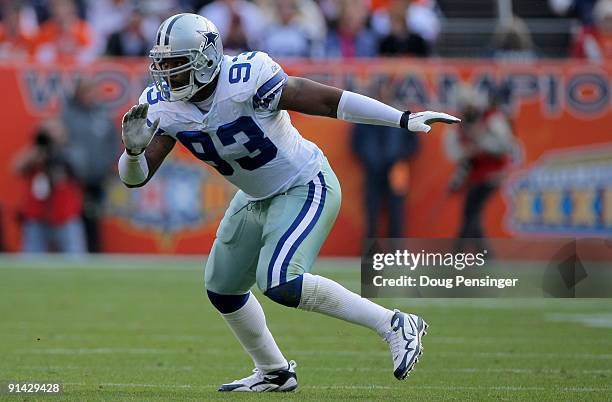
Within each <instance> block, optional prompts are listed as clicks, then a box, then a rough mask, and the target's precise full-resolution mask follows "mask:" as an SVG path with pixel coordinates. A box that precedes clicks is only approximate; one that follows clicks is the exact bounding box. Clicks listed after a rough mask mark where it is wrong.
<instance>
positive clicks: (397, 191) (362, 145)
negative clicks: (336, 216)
mask: <svg viewBox="0 0 612 402" xmlns="http://www.w3.org/2000/svg"><path fill="white" fill-rule="evenodd" d="M391 91H392V86H391V84H387V85H386V86H383V87H382V89H381V92H380V93H379V96H378V98H379V99H381V100H383V101H385V102H388V103H393V101H392V98H391ZM352 149H353V152H354V153H355V155H356V156H357V157H358V158H359V160H360V161H361V163H362V164H363V167H364V170H365V175H364V179H365V183H364V190H365V191H364V196H365V199H364V204H365V211H366V219H365V221H366V233H365V234H366V237H368V238H372V237H377V236H383V237H390V238H400V237H403V236H404V204H405V200H406V196H407V194H408V187H409V184H410V183H409V182H410V166H409V162H408V160H409V158H410V157H412V156H413V155H414V154H415V153H416V151H417V149H418V137H417V136H416V134H414V133H407V132H406V130H402V129H399V128H393V127H385V126H371V125H365V124H356V125H355V126H354V128H353V137H352ZM385 203H386V207H387V208H386V211H387V212H388V227H387V230H388V231H387V232H386V233H378V231H377V229H378V228H379V227H380V222H381V219H380V218H381V215H382V213H383V211H384V206H385V205H384V204H385Z"/></svg>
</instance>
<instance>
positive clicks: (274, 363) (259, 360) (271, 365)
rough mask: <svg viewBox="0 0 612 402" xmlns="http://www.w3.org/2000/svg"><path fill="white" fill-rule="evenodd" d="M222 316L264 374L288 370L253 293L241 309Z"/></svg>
mask: <svg viewBox="0 0 612 402" xmlns="http://www.w3.org/2000/svg"><path fill="white" fill-rule="evenodd" d="M221 316H222V317H223V318H224V319H225V322H227V325H229V327H230V328H231V330H232V332H233V333H234V335H235V336H236V338H238V341H240V344H241V345H242V347H243V348H244V350H245V351H246V352H247V353H248V354H249V355H250V356H251V358H252V359H253V362H254V363H255V367H257V368H258V369H260V370H262V371H264V372H266V371H273V370H278V369H281V368H287V364H288V363H287V360H286V359H285V357H284V356H283V354H282V353H281V351H280V349H279V348H278V346H277V345H276V342H275V341H274V338H273V337H272V334H271V333H270V330H269V329H268V327H267V326H266V316H265V315H264V312H263V309H262V308H261V305H260V304H259V302H258V301H257V299H256V298H255V295H254V294H253V293H250V294H249V299H248V300H247V302H246V303H245V305H244V306H242V307H240V309H238V310H236V311H234V312H233V313H229V314H221Z"/></svg>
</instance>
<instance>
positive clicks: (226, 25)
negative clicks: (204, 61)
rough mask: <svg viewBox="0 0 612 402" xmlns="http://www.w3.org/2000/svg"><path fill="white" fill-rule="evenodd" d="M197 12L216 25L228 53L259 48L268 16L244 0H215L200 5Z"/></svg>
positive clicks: (266, 26)
mask: <svg viewBox="0 0 612 402" xmlns="http://www.w3.org/2000/svg"><path fill="white" fill-rule="evenodd" d="M198 14H200V15H203V16H204V17H206V18H208V19H209V20H211V21H212V22H213V24H215V25H216V26H217V28H218V29H219V32H220V33H221V37H222V38H223V48H224V49H227V51H228V52H229V53H230V54H232V53H239V52H241V51H244V50H253V49H259V48H261V40H262V38H263V37H264V34H265V33H266V32H265V30H266V29H267V28H268V24H269V18H268V16H267V15H265V14H264V13H263V12H262V11H261V9H260V8H259V7H258V6H257V5H255V4H253V3H251V2H248V1H246V0H215V1H213V2H212V3H210V4H209V5H207V6H204V7H202V9H201V10H200V11H199V13H198Z"/></svg>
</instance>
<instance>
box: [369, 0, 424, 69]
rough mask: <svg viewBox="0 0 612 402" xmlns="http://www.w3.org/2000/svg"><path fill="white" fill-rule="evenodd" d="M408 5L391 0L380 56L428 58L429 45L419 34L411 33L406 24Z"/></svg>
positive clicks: (400, 1)
mask: <svg viewBox="0 0 612 402" xmlns="http://www.w3.org/2000/svg"><path fill="white" fill-rule="evenodd" d="M409 3H410V2H409V1H408V0H391V2H390V5H389V9H388V11H389V23H390V30H389V34H388V35H386V36H385V37H383V38H382V40H381V41H380V44H379V52H380V54H381V55H383V56H400V55H412V56H419V57H427V56H429V54H430V49H429V44H428V43H427V42H426V41H425V39H423V37H421V36H420V35H419V34H416V33H414V32H411V31H410V30H409V28H408V25H407V24H406V15H408V14H409V11H408V4H409Z"/></svg>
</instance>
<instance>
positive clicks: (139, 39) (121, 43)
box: [105, 11, 152, 56]
mask: <svg viewBox="0 0 612 402" xmlns="http://www.w3.org/2000/svg"><path fill="white" fill-rule="evenodd" d="M151 46H152V45H151V41H150V39H149V38H148V37H147V35H146V33H145V29H144V26H143V16H142V14H141V13H140V11H133V12H132V13H131V14H130V18H129V19H128V22H127V25H126V26H125V27H124V28H122V29H120V30H119V31H117V32H113V33H112V34H111V35H110V36H109V38H108V42H107V44H106V52H105V53H106V54H107V55H109V56H146V55H148V54H149V49H150V48H151Z"/></svg>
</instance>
